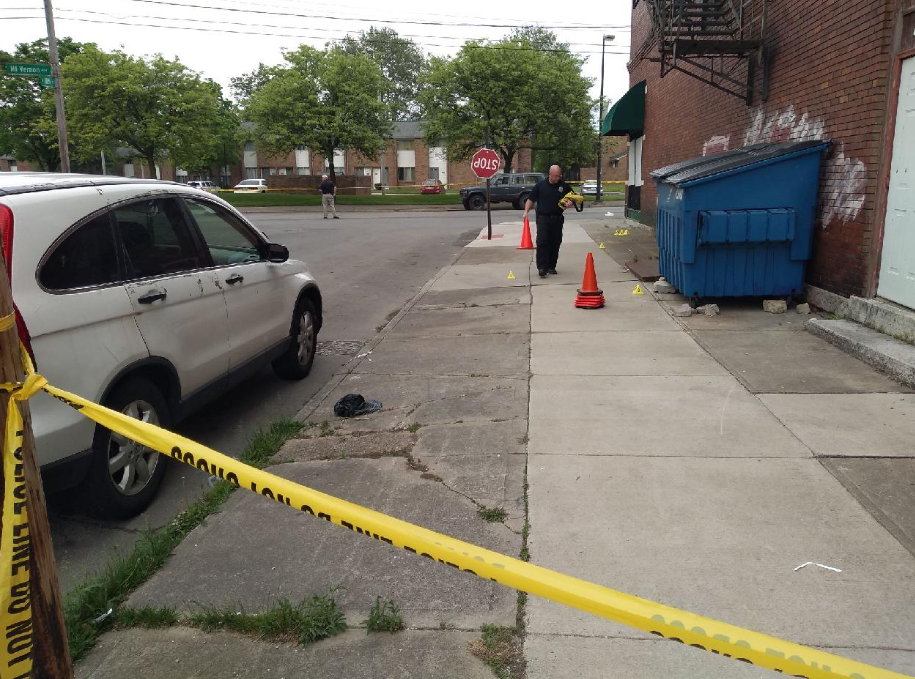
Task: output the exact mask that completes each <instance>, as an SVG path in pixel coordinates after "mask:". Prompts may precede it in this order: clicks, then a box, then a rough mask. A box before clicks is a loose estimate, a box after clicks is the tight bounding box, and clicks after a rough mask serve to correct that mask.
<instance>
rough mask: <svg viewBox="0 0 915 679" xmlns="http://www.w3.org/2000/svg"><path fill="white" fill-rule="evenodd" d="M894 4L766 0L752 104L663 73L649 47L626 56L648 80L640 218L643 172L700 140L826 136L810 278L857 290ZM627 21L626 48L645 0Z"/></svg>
mask: <svg viewBox="0 0 915 679" xmlns="http://www.w3.org/2000/svg"><path fill="white" fill-rule="evenodd" d="M760 4H761V0H753V2H752V3H751V7H750V9H749V10H748V13H750V14H752V13H753V12H758V11H759V5H760ZM894 4H895V3H894V0H855V2H836V0H805V2H796V1H795V0H769V3H768V23H767V27H766V42H767V43H768V44H769V45H771V46H772V47H773V48H774V58H773V60H772V64H771V71H770V77H769V97H768V100H767V101H766V102H761V101H760V97H759V94H758V90H757V95H756V97H755V98H754V101H753V105H752V106H750V107H748V106H746V104H745V103H744V102H743V101H742V100H740V99H738V98H736V97H733V96H730V95H727V94H724V93H721V92H718V91H717V90H715V89H713V88H712V87H710V86H708V85H705V84H703V83H701V82H699V81H698V80H695V79H693V78H690V77H689V76H686V75H685V74H682V73H676V72H675V73H670V74H668V75H667V76H665V77H664V78H663V79H662V78H660V77H659V71H660V67H659V65H658V64H657V63H651V62H649V61H648V60H647V59H645V60H642V61H640V62H638V63H631V64H630V82H631V83H632V84H635V83H637V82H639V81H641V80H646V81H647V92H646V110H645V141H644V152H643V156H642V165H643V168H644V170H643V172H644V176H643V180H644V182H645V184H644V186H643V188H642V219H643V220H644V221H646V222H648V223H653V222H654V219H655V214H656V200H657V193H656V190H655V186H654V182H653V181H652V180H650V179H649V178H648V173H649V172H651V171H652V170H654V169H656V168H658V167H662V166H664V165H667V164H669V163H672V162H676V161H679V160H684V159H686V158H689V157H692V156H697V155H702V154H703V149H707V150H709V152H711V151H712V150H720V149H721V148H722V147H727V148H736V147H740V146H743V145H745V144H748V143H754V142H757V141H760V142H762V141H779V140H786V139H797V140H800V139H811V138H824V139H831V140H833V142H834V145H833V148H832V149H831V151H830V152H829V154H828V155H827V156H826V157H825V158H824V162H823V171H822V175H821V183H820V194H819V205H820V208H819V209H818V215H817V226H816V227H815V237H814V238H815V242H814V255H813V260H812V261H811V263H810V266H809V268H808V281H809V282H810V283H811V284H813V285H817V286H820V287H823V288H825V289H827V290H831V291H833V292H838V293H841V294H846V295H849V294H865V290H867V288H868V276H869V265H868V260H869V251H870V248H871V247H872V246H873V245H874V240H873V238H874V234H875V231H876V228H875V221H876V220H877V219H882V215H879V216H878V215H877V214H876V210H875V202H876V194H877V176H878V171H879V169H880V166H881V162H882V158H881V154H882V149H883V141H882V140H883V136H884V115H885V112H886V102H887V95H888V74H889V64H890V50H891V46H890V42H891V33H892V23H893V18H894V8H893V6H892V5H894ZM632 24H633V26H632V46H633V47H632V51H633V54H635V53H636V51H637V50H638V48H639V47H640V46H641V45H642V43H643V41H644V39H645V37H646V36H647V34H648V30H649V28H650V19H649V16H648V12H647V7H646V3H645V2H640V3H639V4H638V5H637V6H636V7H635V9H634V10H633V21H632ZM655 53H656V50H654V49H652V51H651V53H649V56H653V55H654V54H655ZM759 83H760V79H759V77H757V86H758V85H759Z"/></svg>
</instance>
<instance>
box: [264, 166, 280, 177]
mask: <svg viewBox="0 0 915 679" xmlns="http://www.w3.org/2000/svg"><path fill="white" fill-rule="evenodd" d="M263 173H264V175H265V176H266V175H267V174H268V173H269V174H270V175H275V174H276V173H277V168H275V167H265V168H264V169H263Z"/></svg>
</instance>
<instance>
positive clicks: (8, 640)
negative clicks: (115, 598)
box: [0, 257, 73, 679]
mask: <svg viewBox="0 0 915 679" xmlns="http://www.w3.org/2000/svg"><path fill="white" fill-rule="evenodd" d="M7 276H8V274H7V270H6V264H5V262H4V260H3V258H2V257H0V318H2V319H6V318H9V317H10V316H11V315H12V314H13V313H14V312H13V296H12V293H11V292H10V285H9V279H8V277H7ZM19 347H20V344H19V338H18V336H17V334H16V324H15V323H13V324H12V326H11V327H9V326H8V327H6V328H5V329H2V330H0V382H13V383H16V382H19V383H21V382H22V381H23V379H24V377H25V376H24V374H23V369H22V362H21V360H20V353H19ZM18 405H19V410H20V413H21V414H22V427H21V428H20V429H19V431H15V430H14V431H12V432H7V431H6V426H5V423H6V421H7V420H6V418H7V410H8V409H9V408H13V407H16V406H15V404H13V403H12V402H11V398H10V396H9V394H6V393H0V425H2V426H0V450H3V448H4V447H5V445H4V444H9V443H10V442H9V441H6V440H5V437H6V435H7V434H10V435H12V436H13V437H14V440H13V442H12V444H13V446H14V451H15V452H12V453H11V454H12V455H13V457H14V459H13V460H4V461H3V462H4V463H5V464H6V469H7V470H9V469H11V468H12V470H13V474H12V478H9V476H7V477H6V478H2V476H3V475H2V472H0V487H3V488H5V493H9V492H10V490H12V493H11V495H8V496H7V497H6V498H4V503H3V507H2V509H0V515H2V516H0V542H3V543H4V544H5V545H11V546H12V549H10V550H4V553H2V554H0V567H2V568H3V570H4V574H5V575H6V576H10V574H12V578H9V577H8V578H7V580H6V586H5V587H4V591H2V592H0V599H2V601H3V607H2V610H0V625H2V629H3V630H4V639H3V646H2V650H0V657H2V658H3V666H2V670H3V677H7V676H9V677H24V676H31V677H46V678H47V679H73V665H72V663H71V661H70V648H69V645H68V642H67V627H66V625H65V624H64V617H63V602H62V599H61V596H60V586H59V585H58V581H57V570H56V566H55V564H54V550H53V547H52V545H51V530H50V528H49V527H48V513H47V509H46V508H45V499H44V490H43V489H42V486H41V475H40V474H39V472H38V465H37V464H36V462H35V439H34V437H33V435H32V419H31V416H30V414H29V405H28V403H25V402H20V403H19V404H18ZM11 498H15V500H20V501H18V502H17V501H15V500H11ZM7 510H12V511H8V512H7ZM3 531H8V532H7V533H6V534H4V533H3ZM8 588H9V589H8ZM29 669H31V671H30V672H29V671H28V670H29Z"/></svg>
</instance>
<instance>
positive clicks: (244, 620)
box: [187, 592, 346, 644]
mask: <svg viewBox="0 0 915 679" xmlns="http://www.w3.org/2000/svg"><path fill="white" fill-rule="evenodd" d="M187 624H189V625H191V626H192V627H198V628H200V629H202V630H203V631H204V632H216V631H223V630H224V631H228V632H236V633H237V634H244V635H246V636H252V637H256V638H258V639H269V640H271V641H287V642H293V641H295V642H298V643H300V644H310V643H312V642H315V641H319V640H321V639H327V638H328V637H332V636H334V635H336V634H340V633H341V632H343V631H344V630H345V629H346V616H345V615H344V614H343V611H341V610H340V608H339V606H337V601H336V599H335V598H334V596H333V592H331V593H330V594H326V595H323V596H313V597H311V598H309V599H305V600H304V601H302V602H301V603H299V604H292V603H291V602H290V601H289V600H288V599H282V600H280V601H278V602H276V603H275V604H274V605H273V606H271V607H270V608H269V609H268V610H266V611H263V612H261V613H245V612H244V611H239V610H237V609H235V608H208V609H205V610H203V611H202V612H200V613H195V614H193V615H191V616H190V617H189V618H188V620H187Z"/></svg>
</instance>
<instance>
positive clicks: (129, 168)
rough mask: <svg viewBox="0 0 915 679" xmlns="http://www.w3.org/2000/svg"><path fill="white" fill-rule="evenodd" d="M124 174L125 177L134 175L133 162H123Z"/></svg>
mask: <svg viewBox="0 0 915 679" xmlns="http://www.w3.org/2000/svg"><path fill="white" fill-rule="evenodd" d="M124 176H125V177H133V176H134V171H133V163H125V164H124Z"/></svg>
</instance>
